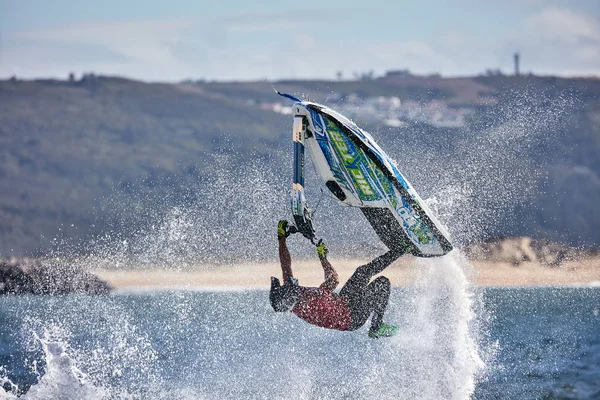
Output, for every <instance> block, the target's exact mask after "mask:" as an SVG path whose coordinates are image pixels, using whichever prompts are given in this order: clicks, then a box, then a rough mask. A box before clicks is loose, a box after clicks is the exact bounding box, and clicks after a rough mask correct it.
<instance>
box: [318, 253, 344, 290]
mask: <svg viewBox="0 0 600 400" xmlns="http://www.w3.org/2000/svg"><path fill="white" fill-rule="evenodd" d="M319 259H320V260H321V265H322V266H323V272H325V282H323V283H321V286H319V288H320V289H328V290H331V291H333V290H335V288H336V287H337V285H339V283H340V280H339V278H338V274H337V272H335V269H333V267H332V266H331V264H330V263H329V261H327V258H326V257H319Z"/></svg>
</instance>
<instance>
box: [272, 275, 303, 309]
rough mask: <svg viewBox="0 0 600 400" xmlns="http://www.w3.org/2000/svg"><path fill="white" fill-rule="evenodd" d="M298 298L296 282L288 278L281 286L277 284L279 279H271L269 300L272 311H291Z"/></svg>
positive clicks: (298, 292)
mask: <svg viewBox="0 0 600 400" xmlns="http://www.w3.org/2000/svg"><path fill="white" fill-rule="evenodd" d="M299 297H300V288H299V287H298V281H297V280H296V279H294V278H289V279H288V280H287V281H286V282H285V283H284V284H283V285H281V284H280V283H279V279H277V278H275V277H273V276H272V277H271V292H270V293H269V300H270V301H271V306H272V307H273V310H275V311H278V312H283V311H289V310H291V309H292V308H293V307H294V306H295V305H296V302H297V301H298V298H299Z"/></svg>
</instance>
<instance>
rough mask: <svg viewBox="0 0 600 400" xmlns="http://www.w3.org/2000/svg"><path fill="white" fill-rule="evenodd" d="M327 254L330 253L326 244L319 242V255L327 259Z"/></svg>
mask: <svg viewBox="0 0 600 400" xmlns="http://www.w3.org/2000/svg"><path fill="white" fill-rule="evenodd" d="M327 253H329V250H328V249H327V246H325V243H323V241H322V240H319V243H317V254H318V255H319V258H327Z"/></svg>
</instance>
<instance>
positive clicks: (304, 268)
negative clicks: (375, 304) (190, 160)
mask: <svg viewBox="0 0 600 400" xmlns="http://www.w3.org/2000/svg"><path fill="white" fill-rule="evenodd" d="M424 262H427V261H423V260H418V259H415V258H413V257H404V258H402V259H400V260H398V261H396V262H395V263H394V264H393V265H392V266H390V267H389V268H387V269H386V271H385V273H384V274H385V275H386V276H387V277H388V278H390V280H391V282H392V284H393V285H394V286H406V285H410V284H411V283H412V282H413V281H414V279H415V277H416V276H417V274H418V271H419V270H418V268H424V267H425V266H424V264H423V263H424ZM331 263H332V265H333V266H334V267H335V268H336V270H337V272H338V274H339V278H340V282H341V283H342V284H343V282H345V281H346V280H347V279H348V278H349V277H350V275H351V274H352V273H353V272H354V270H355V269H356V267H358V266H360V265H361V264H363V263H365V260H335V259H333V260H331ZM293 270H294V275H295V276H296V277H297V278H298V280H299V281H300V282H301V284H303V285H306V286H318V285H319V284H320V283H321V282H322V279H323V271H322V269H321V266H320V264H319V263H318V261H317V260H314V261H297V262H294V264H293ZM463 270H464V271H465V274H466V275H467V278H468V280H469V281H470V282H471V283H473V284H474V285H477V286H498V287H502V286H515V287H519V286H521V287H531V286H579V285H584V286H600V257H596V258H589V259H586V260H580V261H569V262H566V263H564V264H562V265H561V266H560V267H555V268H550V267H546V266H542V265H540V264H538V263H534V262H525V263H522V264H521V265H519V266H513V265H511V264H509V263H502V262H489V261H485V262H483V261H470V262H468V263H466V265H465V266H464V267H463ZM94 273H95V274H96V275H97V276H99V277H100V278H101V279H103V280H105V281H107V282H108V283H109V284H110V285H111V286H113V287H114V288H115V289H117V290H118V289H144V288H146V289H153V288H156V289H158V288H190V289H191V288H206V289H243V288H255V289H266V288H268V287H269V277H270V276H277V277H281V269H280V267H279V264H278V263H276V262H268V263H263V264H239V265H226V266H198V268H197V269H192V270H189V269H188V270H185V271H176V270H152V269H149V270H148V269H146V270H141V269H140V270H136V269H134V270H101V271H94Z"/></svg>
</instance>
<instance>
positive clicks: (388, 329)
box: [369, 322, 398, 339]
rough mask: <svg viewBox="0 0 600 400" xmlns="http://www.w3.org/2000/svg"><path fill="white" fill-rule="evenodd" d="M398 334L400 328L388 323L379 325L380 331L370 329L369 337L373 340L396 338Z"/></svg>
mask: <svg viewBox="0 0 600 400" xmlns="http://www.w3.org/2000/svg"><path fill="white" fill-rule="evenodd" d="M396 333H398V327H397V326H396V325H393V324H388V323H386V322H382V323H381V324H379V329H374V328H373V327H371V329H369V337H370V338H373V339H377V338H380V337H390V336H394V335H395V334H396Z"/></svg>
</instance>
